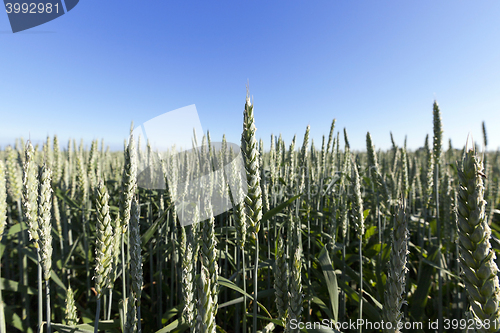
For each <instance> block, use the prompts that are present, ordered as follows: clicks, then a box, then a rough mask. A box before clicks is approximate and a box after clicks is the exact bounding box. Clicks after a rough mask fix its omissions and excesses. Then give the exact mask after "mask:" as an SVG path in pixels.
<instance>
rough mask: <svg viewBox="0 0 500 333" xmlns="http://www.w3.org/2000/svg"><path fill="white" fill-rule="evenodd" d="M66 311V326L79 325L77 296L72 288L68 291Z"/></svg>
mask: <svg viewBox="0 0 500 333" xmlns="http://www.w3.org/2000/svg"><path fill="white" fill-rule="evenodd" d="M65 304H66V310H64V314H65V319H66V325H69V326H75V325H76V324H78V314H77V313H76V305H75V294H74V292H73V289H71V286H69V287H68V290H66V301H65Z"/></svg>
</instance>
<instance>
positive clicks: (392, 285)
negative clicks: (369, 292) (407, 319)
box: [383, 200, 409, 333]
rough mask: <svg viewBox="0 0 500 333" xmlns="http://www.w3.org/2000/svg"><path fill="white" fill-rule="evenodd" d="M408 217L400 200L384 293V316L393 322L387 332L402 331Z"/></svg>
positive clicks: (392, 235) (392, 234) (392, 236)
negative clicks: (400, 328)
mask: <svg viewBox="0 0 500 333" xmlns="http://www.w3.org/2000/svg"><path fill="white" fill-rule="evenodd" d="M407 227H408V218H407V215H406V205H405V202H404V200H403V201H400V202H399V205H398V207H397V211H396V216H395V217H394V228H393V230H392V233H391V238H392V250H391V257H390V261H389V272H388V274H387V281H386V284H385V294H384V300H385V303H384V311H383V314H384V317H385V320H386V321H387V322H390V323H391V324H392V326H391V329H387V330H385V332H386V333H394V332H400V331H399V330H398V329H397V327H398V325H400V323H401V321H402V318H403V314H402V313H401V306H402V305H403V304H405V303H406V301H405V300H404V299H403V293H404V290H405V285H406V272H407V271H408V268H407V267H406V261H407V254H408V253H409V251H408V229H407Z"/></svg>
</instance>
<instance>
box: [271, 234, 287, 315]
mask: <svg viewBox="0 0 500 333" xmlns="http://www.w3.org/2000/svg"><path fill="white" fill-rule="evenodd" d="M275 253H276V258H275V261H274V290H275V292H274V294H275V295H276V307H277V308H278V318H279V319H280V320H281V321H282V323H283V324H285V321H286V317H287V304H288V298H287V296H288V266H287V262H286V256H285V246H284V245H283V238H282V237H279V239H278V245H277V248H276V252H275Z"/></svg>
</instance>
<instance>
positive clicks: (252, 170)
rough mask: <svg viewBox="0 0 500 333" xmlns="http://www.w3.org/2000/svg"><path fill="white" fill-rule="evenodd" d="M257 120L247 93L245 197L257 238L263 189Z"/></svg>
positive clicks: (248, 215) (251, 225)
mask: <svg viewBox="0 0 500 333" xmlns="http://www.w3.org/2000/svg"><path fill="white" fill-rule="evenodd" d="M255 131H256V128H255V120H254V116H253V105H252V104H251V103H250V97H249V96H248V94H247V100H246V103H245V112H244V120H243V133H242V136H241V149H242V152H243V160H244V162H245V170H246V173H247V182H248V193H247V197H246V199H245V201H246V207H247V217H248V223H249V227H250V228H251V230H250V234H251V236H252V238H255V237H256V235H257V233H258V232H259V229H260V220H261V218H262V191H261V187H260V166H259V151H258V147H257V139H256V137H255Z"/></svg>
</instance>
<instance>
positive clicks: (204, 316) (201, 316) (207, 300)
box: [196, 260, 216, 333]
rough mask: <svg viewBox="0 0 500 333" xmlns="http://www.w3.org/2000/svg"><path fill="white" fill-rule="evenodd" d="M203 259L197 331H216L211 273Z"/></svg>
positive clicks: (199, 282)
mask: <svg viewBox="0 0 500 333" xmlns="http://www.w3.org/2000/svg"><path fill="white" fill-rule="evenodd" d="M200 261H201V263H202V264H201V274H200V276H199V278H198V315H197V316H196V326H197V327H196V332H200V333H215V332H216V330H215V316H214V311H213V303H212V297H211V296H210V295H211V290H212V286H211V285H210V273H209V272H208V269H207V268H206V267H205V266H204V265H203V260H200Z"/></svg>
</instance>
